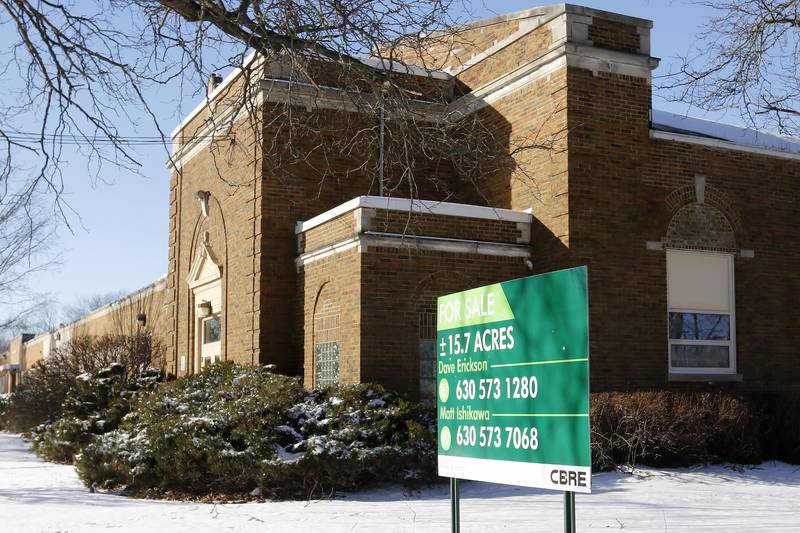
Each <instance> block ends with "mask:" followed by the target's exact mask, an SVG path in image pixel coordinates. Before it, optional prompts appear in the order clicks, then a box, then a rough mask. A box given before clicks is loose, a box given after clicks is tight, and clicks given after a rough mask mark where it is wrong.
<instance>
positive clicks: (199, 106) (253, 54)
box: [169, 50, 256, 138]
mask: <svg viewBox="0 0 800 533" xmlns="http://www.w3.org/2000/svg"><path fill="white" fill-rule="evenodd" d="M255 58H256V52H255V50H253V51H252V52H250V53H249V54H247V57H245V58H244V62H243V63H242V67H248V66H250V64H251V63H252V62H253V60H255ZM241 73H242V68H236V69H234V70H233V71H232V72H231V73H229V74H228V75H227V76H225V79H224V80H222V82H221V83H220V84H219V85H217V87H216V88H215V89H214V90H213V91H211V94H209V95H207V96H206V97H205V98H203V101H202V102H200V103H199V104H197V105H196V106H195V108H194V109H192V110H191V111H190V112H189V114H188V115H186V117H185V118H184V119H183V120H182V121H181V122H180V124H178V125H177V126H175V129H173V130H172V132H171V133H170V134H169V136H170V138H175V136H176V135H178V134H179V133H180V132H181V130H182V129H183V128H185V127H186V125H187V124H189V122H191V121H192V120H193V119H194V118H195V117H196V116H197V115H199V114H200V112H201V111H202V110H203V109H208V106H209V104H210V103H211V102H212V101H213V100H214V98H216V97H217V95H219V94H220V93H221V92H222V91H223V90H224V89H225V88H226V87H227V86H228V85H230V84H231V83H233V80H235V79H236V78H237V77H238V76H239V74H241Z"/></svg>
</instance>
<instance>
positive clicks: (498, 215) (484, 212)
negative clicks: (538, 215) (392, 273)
mask: <svg viewBox="0 0 800 533" xmlns="http://www.w3.org/2000/svg"><path fill="white" fill-rule="evenodd" d="M359 208H368V209H387V210H390V211H404V212H411V213H427V214H431V215H443V216H451V217H463V218H476V219H484V220H502V221H507V222H517V223H519V222H522V223H530V222H531V221H532V220H533V215H531V214H530V213H526V212H524V211H514V210H512V209H498V208H494V207H484V206H479V205H469V204H457V203H453V202H437V201H433V200H411V199H409V198H389V197H381V196H359V197H357V198H353V199H352V200H349V201H347V202H345V203H343V204H340V205H338V206H336V207H334V208H333V209H330V210H328V211H325V212H324V213H321V214H319V215H317V216H315V217H314V218H311V219H309V220H306V221H305V222H297V224H296V225H295V233H296V234H300V233H303V232H306V231H308V230H310V229H312V228H315V227H317V226H320V225H322V224H324V223H326V222H328V221H330V220H333V219H334V218H336V217H339V216H342V215H344V214H346V213H349V212H351V211H355V210H356V209H359Z"/></svg>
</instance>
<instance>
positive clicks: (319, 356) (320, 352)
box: [314, 283, 340, 388]
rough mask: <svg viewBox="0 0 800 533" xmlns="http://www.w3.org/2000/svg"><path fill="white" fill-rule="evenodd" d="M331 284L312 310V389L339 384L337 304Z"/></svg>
mask: <svg viewBox="0 0 800 533" xmlns="http://www.w3.org/2000/svg"><path fill="white" fill-rule="evenodd" d="M334 296H335V295H334V290H333V288H332V286H331V284H330V283H329V284H327V285H325V286H324V287H323V288H322V291H321V292H320V294H319V297H318V298H317V305H316V307H315V308H314V387H317V388H325V387H329V386H331V385H337V384H338V383H339V347H340V338H339V321H340V313H339V304H338V302H337V301H336V300H335V298H334Z"/></svg>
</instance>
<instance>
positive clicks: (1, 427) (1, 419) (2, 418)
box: [0, 392, 11, 431]
mask: <svg viewBox="0 0 800 533" xmlns="http://www.w3.org/2000/svg"><path fill="white" fill-rule="evenodd" d="M10 405H11V393H8V392H4V393H3V394H0V431H5V430H6V428H7V427H8V422H6V414H7V413H8V408H9V406H10Z"/></svg>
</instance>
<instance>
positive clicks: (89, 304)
mask: <svg viewBox="0 0 800 533" xmlns="http://www.w3.org/2000/svg"><path fill="white" fill-rule="evenodd" d="M126 294H127V293H126V292H125V291H111V292H105V293H98V294H91V295H89V296H82V297H80V298H78V299H77V300H75V301H74V302H73V303H71V304H68V305H65V306H64V307H63V311H62V316H63V319H64V321H65V322H75V321H76V320H80V319H81V318H83V317H85V316H86V315H88V314H89V313H91V312H92V311H95V310H97V309H99V308H101V307H103V306H105V305H108V304H110V303H112V302H116V301H117V300H119V299H120V298H123V297H124V296H125V295H126Z"/></svg>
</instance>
